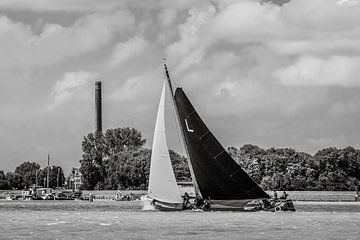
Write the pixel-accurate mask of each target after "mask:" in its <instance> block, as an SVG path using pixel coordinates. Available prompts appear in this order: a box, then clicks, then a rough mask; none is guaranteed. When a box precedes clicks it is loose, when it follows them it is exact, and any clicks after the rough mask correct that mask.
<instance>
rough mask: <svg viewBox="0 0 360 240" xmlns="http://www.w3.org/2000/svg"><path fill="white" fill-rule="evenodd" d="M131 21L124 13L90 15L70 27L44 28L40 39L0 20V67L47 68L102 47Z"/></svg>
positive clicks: (24, 28) (127, 28) (26, 29)
mask: <svg viewBox="0 0 360 240" xmlns="http://www.w3.org/2000/svg"><path fill="white" fill-rule="evenodd" d="M133 24H134V17H133V16H132V15H131V14H130V13H128V12H124V11H119V12H115V13H113V14H100V13H94V14H90V15H86V16H85V17H83V18H80V19H79V20H77V21H76V22H75V23H74V25H72V26H70V27H62V26H60V25H58V24H46V25H45V26H44V29H43V31H42V32H41V34H40V35H36V34H34V33H33V32H32V31H31V28H30V26H29V25H25V24H23V23H18V22H13V21H11V20H10V19H9V18H7V17H5V16H2V17H0V45H1V46H2V50H1V52H0V65H1V67H3V68H6V67H20V68H25V67H33V66H44V65H45V66H47V65H51V64H53V63H57V62H60V61H62V60H64V59H67V58H71V57H75V56H79V55H82V54H86V53H89V52H91V51H94V50H97V49H99V48H101V47H103V46H105V45H106V44H107V43H109V41H110V40H111V39H112V38H113V37H114V35H115V34H126V33H128V32H129V31H130V30H131V29H132V26H133Z"/></svg>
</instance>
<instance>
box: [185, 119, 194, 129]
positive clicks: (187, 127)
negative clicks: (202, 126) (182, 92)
mask: <svg viewBox="0 0 360 240" xmlns="http://www.w3.org/2000/svg"><path fill="white" fill-rule="evenodd" d="M185 124H186V129H187V131H188V132H194V129H189V125H188V122H187V120H186V118H185Z"/></svg>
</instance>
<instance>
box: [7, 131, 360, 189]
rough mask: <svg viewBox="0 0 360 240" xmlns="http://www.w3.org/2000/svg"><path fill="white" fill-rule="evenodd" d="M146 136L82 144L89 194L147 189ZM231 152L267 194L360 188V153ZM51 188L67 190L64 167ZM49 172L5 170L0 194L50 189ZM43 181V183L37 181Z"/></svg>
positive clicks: (184, 167) (185, 174)
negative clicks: (10, 191)
mask: <svg viewBox="0 0 360 240" xmlns="http://www.w3.org/2000/svg"><path fill="white" fill-rule="evenodd" d="M145 142H146V140H145V139H143V137H142V134H141V132H140V131H138V130H136V129H134V128H129V127H124V128H116V129H108V130H106V132H105V133H101V132H96V133H89V134H88V135H87V136H85V137H84V139H83V141H82V151H83V155H82V159H81V160H80V172H81V174H82V180H83V185H82V188H83V189H88V190H92V189H109V190H110V189H112V190H115V189H146V188H147V185H148V177H149V170H150V159H151V149H147V148H145V147H144V144H145ZM227 151H228V153H229V154H230V155H231V156H232V157H233V158H234V160H235V161H236V162H237V163H238V164H239V165H240V166H241V167H242V168H243V169H244V170H245V171H246V172H247V173H248V174H249V175H250V176H251V177H252V178H253V179H254V180H255V181H256V182H257V183H258V184H259V185H260V186H261V187H262V188H263V189H265V190H319V191H323V190H327V191H345V190H354V187H355V186H359V183H360V150H358V149H355V148H353V147H346V148H343V149H337V148H334V147H329V148H325V149H322V150H320V151H318V152H317V153H316V154H314V155H311V154H308V153H305V152H299V151H296V150H294V149H291V148H269V149H263V148H260V147H258V146H256V145H251V144H246V145H244V146H242V147H240V148H236V147H229V148H228V149H227ZM169 153H170V158H171V161H172V166H173V169H174V172H175V176H176V179H177V181H191V176H190V170H189V167H188V164H187V161H186V158H185V157H184V156H181V155H180V154H178V153H176V152H174V151H172V150H170V151H169ZM49 172H50V175H49V185H50V187H52V188H56V187H66V186H64V180H65V177H64V172H63V170H62V168H61V167H60V166H52V167H50V169H49ZM46 174H47V167H45V168H44V169H41V168H40V165H39V164H37V163H30V162H24V163H22V164H21V165H20V166H18V167H16V169H15V171H14V172H8V173H6V174H5V173H4V171H0V189H23V188H27V187H30V186H32V185H34V184H35V183H36V182H37V183H38V185H43V186H46ZM36 179H37V180H36Z"/></svg>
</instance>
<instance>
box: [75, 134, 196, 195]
mask: <svg viewBox="0 0 360 240" xmlns="http://www.w3.org/2000/svg"><path fill="white" fill-rule="evenodd" d="M144 144H145V139H143V138H142V134H141V132H140V131H138V130H136V129H134V128H128V127H125V128H117V129H108V130H107V131H106V132H105V134H103V133H101V132H96V133H89V134H88V135H87V136H86V137H84V140H83V142H82V149H83V158H82V159H81V160H80V164H81V167H80V172H81V173H82V175H83V180H84V184H83V188H84V189H89V190H93V189H107V190H110V189H146V188H147V184H148V176H149V170H150V159H151V150H150V149H146V148H144V147H143V145H144ZM170 158H171V159H172V163H173V167H174V171H175V175H176V178H177V179H178V180H180V181H189V180H190V171H189V168H188V166H187V163H186V159H185V158H184V157H182V156H180V155H179V154H177V153H175V152H174V151H170Z"/></svg>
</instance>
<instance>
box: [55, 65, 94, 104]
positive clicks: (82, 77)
mask: <svg viewBox="0 0 360 240" xmlns="http://www.w3.org/2000/svg"><path fill="white" fill-rule="evenodd" d="M96 78H97V74H95V73H90V72H85V71H77V72H67V73H65V74H64V77H63V78H62V79H61V80H59V81H57V82H56V83H55V86H54V87H53V89H52V91H51V93H50V96H51V97H52V99H53V103H52V104H51V105H50V109H53V108H55V107H57V106H59V105H61V104H63V103H64V102H66V101H67V100H69V99H70V98H72V97H73V96H74V95H75V94H76V93H77V92H79V91H80V90H81V88H82V86H83V85H85V84H87V83H89V82H90V81H94V80H95V79H96Z"/></svg>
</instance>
